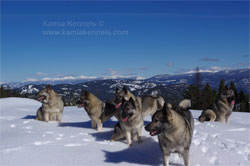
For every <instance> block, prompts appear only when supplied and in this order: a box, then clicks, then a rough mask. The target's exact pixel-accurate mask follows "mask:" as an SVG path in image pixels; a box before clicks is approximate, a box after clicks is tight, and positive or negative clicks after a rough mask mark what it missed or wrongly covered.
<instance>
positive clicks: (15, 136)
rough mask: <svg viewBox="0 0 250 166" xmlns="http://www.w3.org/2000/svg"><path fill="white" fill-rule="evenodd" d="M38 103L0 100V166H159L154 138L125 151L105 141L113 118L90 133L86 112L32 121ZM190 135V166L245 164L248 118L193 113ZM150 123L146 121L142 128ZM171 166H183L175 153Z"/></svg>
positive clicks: (249, 147)
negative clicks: (203, 119)
mask: <svg viewBox="0 0 250 166" xmlns="http://www.w3.org/2000/svg"><path fill="white" fill-rule="evenodd" d="M40 106H41V103H39V102H37V101H35V100H30V99H22V98H6V99H0V136H1V137H0V165H3V166H6V165H7V166H41V165H53V166H57V165H58V166H59V165H60V166H71V165H117V164H118V165H161V164H162V161H161V152H160V148H159V144H158V141H157V137H150V136H149V134H148V133H147V132H146V131H145V130H144V129H143V138H142V139H143V142H142V143H141V144H137V143H134V144H133V146H132V147H128V146H127V144H125V142H124V141H123V142H110V141H108V140H109V139H110V137H111V135H112V132H113V126H114V125H115V123H116V121H115V119H112V120H111V121H108V122H106V123H105V124H104V128H103V131H102V132H99V133H98V132H96V131H95V130H93V129H91V128H90V127H91V123H90V121H89V118H88V116H87V114H86V112H85V111H84V110H83V109H77V108H76V107H66V108H65V111H64V114H63V122H62V123H61V125H58V124H57V123H56V122H49V123H44V122H41V121H36V120H34V118H35V114H36V110H37V109H38V108H39V107H40ZM192 113H193V116H194V118H195V130H194V137H193V142H192V145H191V153H190V155H191V156H190V165H191V166H199V165H200V166H202V165H203V166H208V165H220V166H222V165H223V166H228V165H230V166H233V165H250V114H247V113H233V114H232V118H231V121H230V123H229V124H223V123H217V122H214V123H203V124H202V123H199V122H198V121H197V120H196V118H197V117H198V116H199V114H200V111H192ZM149 121H150V117H147V118H146V122H145V124H147V123H148V122H149ZM170 165H183V161H182V159H179V157H178V155H177V154H173V155H171V159H170Z"/></svg>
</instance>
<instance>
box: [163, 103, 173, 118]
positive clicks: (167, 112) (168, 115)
mask: <svg viewBox="0 0 250 166" xmlns="http://www.w3.org/2000/svg"><path fill="white" fill-rule="evenodd" d="M162 111H163V115H164V117H166V118H167V119H168V120H169V119H171V118H172V112H171V111H170V109H169V108H168V105H167V104H166V103H164V106H163V108H162Z"/></svg>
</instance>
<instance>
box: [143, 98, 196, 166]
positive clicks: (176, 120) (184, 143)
mask: <svg viewBox="0 0 250 166" xmlns="http://www.w3.org/2000/svg"><path fill="white" fill-rule="evenodd" d="M190 105H191V101H190V100H189V102H187V100H185V101H182V102H181V103H180V104H179V107H178V108H177V110H176V111H174V110H172V109H170V108H168V106H167V105H166V104H164V107H163V109H162V110H158V111H156V113H155V114H154V115H153V117H152V122H150V123H149V124H148V125H147V126H146V127H145V130H146V131H148V132H150V135H151V136H155V135H158V140H159V144H160V148H161V151H162V156H163V164H164V165H165V166H168V165H169V158H170V154H171V153H174V152H177V153H178V154H179V155H181V156H182V157H183V159H184V165H185V166H188V163H189V148H190V144H191V142H192V136H193V128H194V120H193V117H192V114H191V112H190V111H189V107H190Z"/></svg>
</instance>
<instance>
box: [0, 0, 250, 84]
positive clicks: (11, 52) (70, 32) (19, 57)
mask: <svg viewBox="0 0 250 166" xmlns="http://www.w3.org/2000/svg"><path fill="white" fill-rule="evenodd" d="M72 23H75V24H78V25H74V26H73V25H72ZM196 66H198V67H200V68H201V69H203V70H222V69H237V68H246V67H248V66H249V2H248V1H240V2H238V1H235V2H234V1H210V2H208V1H192V2H185V1H176V2H174V1H158V2H150V1H137V2H132V1H119V2H113V1H98V2H97V1H94V2H90V1H74V2H69V1H54V2H49V1H40V2H31V1H24V2H22V1H2V4H1V79H0V81H1V82H11V81H24V80H27V79H28V80H40V79H44V78H47V79H48V78H62V77H65V76H72V77H78V76H87V77H90V76H95V77H100V76H112V75H123V76H142V77H150V76H154V75H157V74H178V73H183V72H187V71H190V70H193V69H194V68H195V67H196Z"/></svg>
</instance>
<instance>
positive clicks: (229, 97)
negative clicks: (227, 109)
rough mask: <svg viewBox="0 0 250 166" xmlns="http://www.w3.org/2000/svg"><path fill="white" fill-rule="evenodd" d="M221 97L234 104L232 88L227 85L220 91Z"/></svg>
mask: <svg viewBox="0 0 250 166" xmlns="http://www.w3.org/2000/svg"><path fill="white" fill-rule="evenodd" d="M221 98H222V99H225V100H227V102H228V103H230V104H235V101H234V100H235V96H234V91H233V90H232V89H228V88H227V87H226V88H225V89H224V90H223V92H222V93H221Z"/></svg>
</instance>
